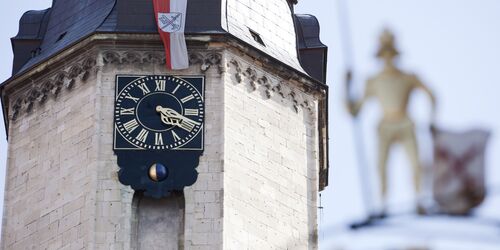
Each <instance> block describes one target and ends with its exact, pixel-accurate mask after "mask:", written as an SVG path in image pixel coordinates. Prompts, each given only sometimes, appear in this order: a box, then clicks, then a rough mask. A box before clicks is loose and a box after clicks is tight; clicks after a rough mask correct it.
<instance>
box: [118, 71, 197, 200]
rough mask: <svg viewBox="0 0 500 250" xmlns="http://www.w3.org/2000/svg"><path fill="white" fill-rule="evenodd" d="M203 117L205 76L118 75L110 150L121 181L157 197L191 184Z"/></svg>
mask: <svg viewBox="0 0 500 250" xmlns="http://www.w3.org/2000/svg"><path fill="white" fill-rule="evenodd" d="M204 114H205V103H204V78H203V77H191V76H190V77H176V76H166V75H151V76H122V75H119V76H117V80H116V93H115V107H114V125H115V132H114V151H115V153H116V155H117V157H118V165H119V166H120V172H119V179H120V181H121V182H122V183H123V184H125V185H131V186H132V188H134V189H135V190H143V191H145V192H146V194H149V195H150V196H155V197H161V196H166V195H168V194H169V192H170V191H172V190H182V188H183V187H185V186H188V185H191V184H193V183H194V181H196V178H197V172H196V167H197V166H198V162H199V157H200V155H201V154H202V153H203V124H204Z"/></svg>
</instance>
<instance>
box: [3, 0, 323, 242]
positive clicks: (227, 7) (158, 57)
mask: <svg viewBox="0 0 500 250" xmlns="http://www.w3.org/2000/svg"><path fill="white" fill-rule="evenodd" d="M294 4H296V1H293V0H273V1H270V0H189V1H188V7H187V15H186V16H187V18H186V31H185V34H186V40H187V46H188V51H189V62H190V67H189V68H188V69H186V70H181V71H167V70H166V68H165V54H164V49H163V44H162V42H161V40H160V37H159V35H158V33H157V27H156V22H155V18H154V13H153V4H152V1H149V0H148V1H145V0H88V1H81V0H64V1H62V0H54V1H53V4H52V7H51V8H49V9H46V10H41V11H28V12H26V13H25V14H24V15H23V16H22V18H21V20H20V26H19V33H18V34H17V36H16V37H14V38H12V46H13V51H14V62H13V74H12V77H11V78H9V79H8V80H6V81H5V82H4V83H2V84H1V85H0V91H1V97H2V107H3V114H4V120H5V124H6V128H7V134H8V163H7V176H6V187H5V202H4V206H5V209H4V215H3V227H2V243H1V245H2V249H316V248H317V244H318V243H317V230H318V229H317V205H318V204H317V203H318V201H317V196H318V192H319V191H320V190H322V189H323V188H324V187H325V186H326V185H327V183H328V177H327V176H328V129H327V128H328V126H327V125H328V121H327V100H328V87H327V85H326V84H325V82H326V81H325V78H326V74H325V72H326V46H324V45H323V44H322V43H321V42H320V40H319V24H318V22H317V20H316V19H315V18H314V17H313V16H310V15H296V14H294V10H293V6H294ZM119 75H131V76H137V75H139V76H147V75H174V76H202V77H204V81H205V89H204V102H205V111H206V112H205V118H204V119H205V120H204V127H203V129H204V140H203V144H204V152H203V154H202V155H201V157H200V158H199V165H198V166H197V168H196V171H197V173H198V175H197V180H196V182H195V183H194V184H193V185H190V186H187V187H185V188H184V189H183V190H177V191H175V192H172V193H171V194H170V196H168V197H163V198H160V199H157V198H152V197H149V196H146V195H143V194H142V192H141V191H140V190H137V191H136V190H134V189H132V188H131V187H130V186H128V185H124V184H122V183H121V182H120V180H119V176H118V170H119V166H118V165H117V156H116V155H115V153H114V151H113V140H114V139H113V138H114V132H115V127H114V121H113V119H114V118H113V116H114V106H115V85H116V82H117V81H116V79H117V76H119Z"/></svg>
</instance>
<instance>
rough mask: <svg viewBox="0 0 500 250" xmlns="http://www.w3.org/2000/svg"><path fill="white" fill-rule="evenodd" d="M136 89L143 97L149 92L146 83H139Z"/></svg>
mask: <svg viewBox="0 0 500 250" xmlns="http://www.w3.org/2000/svg"><path fill="white" fill-rule="evenodd" d="M137 87H139V88H140V89H141V90H142V94H143V95H147V94H149V93H150V92H151V91H150V90H149V88H148V86H147V85H146V83H141V84H139V85H137Z"/></svg>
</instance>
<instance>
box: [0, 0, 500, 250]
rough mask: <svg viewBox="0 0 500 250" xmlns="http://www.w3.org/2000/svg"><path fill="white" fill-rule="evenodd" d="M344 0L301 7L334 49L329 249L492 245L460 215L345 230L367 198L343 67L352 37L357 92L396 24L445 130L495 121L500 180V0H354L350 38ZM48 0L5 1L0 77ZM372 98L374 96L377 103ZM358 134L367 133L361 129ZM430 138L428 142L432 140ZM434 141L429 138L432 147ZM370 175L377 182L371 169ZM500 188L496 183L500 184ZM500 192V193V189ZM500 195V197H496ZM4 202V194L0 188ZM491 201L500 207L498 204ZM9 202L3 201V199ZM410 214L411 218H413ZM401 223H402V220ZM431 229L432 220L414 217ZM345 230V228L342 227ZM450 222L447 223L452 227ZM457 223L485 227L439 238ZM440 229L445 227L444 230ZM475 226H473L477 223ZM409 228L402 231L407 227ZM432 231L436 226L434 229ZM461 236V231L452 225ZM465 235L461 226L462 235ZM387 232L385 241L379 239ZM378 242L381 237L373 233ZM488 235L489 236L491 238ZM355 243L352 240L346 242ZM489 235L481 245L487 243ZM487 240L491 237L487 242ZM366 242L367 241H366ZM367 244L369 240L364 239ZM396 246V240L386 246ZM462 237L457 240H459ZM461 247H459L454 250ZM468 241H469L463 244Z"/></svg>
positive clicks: (398, 200)
mask: <svg viewBox="0 0 500 250" xmlns="http://www.w3.org/2000/svg"><path fill="white" fill-rule="evenodd" d="M338 1H341V0H314V1H304V0H302V1H299V2H300V4H299V5H298V6H297V8H296V12H297V13H307V14H314V15H316V16H317V17H318V19H319V20H320V23H321V36H322V41H323V42H324V43H325V44H327V45H328V46H329V58H328V64H329V65H328V66H329V67H328V85H329V86H330V104H329V105H330V106H329V108H330V127H329V129H330V150H331V152H330V186H329V187H327V188H326V190H325V191H323V193H322V205H323V206H324V209H323V216H322V217H321V219H320V224H321V227H320V230H321V231H320V242H321V243H322V247H321V249H325V250H326V249H331V247H332V246H337V247H346V246H349V248H347V249H366V248H367V246H369V247H370V249H379V248H381V247H387V246H392V247H393V246H394V245H398V244H405V243H406V242H408V241H409V240H411V241H417V242H423V243H426V244H427V245H430V246H433V247H435V248H436V249H450V248H449V247H454V249H460V248H458V246H460V247H462V248H461V249H472V248H473V249H488V247H490V246H491V245H495V244H500V240H499V238H498V237H495V235H496V236H498V235H499V234H498V232H497V234H491V229H490V228H477V227H473V226H471V225H470V224H467V222H465V224H463V223H462V222H456V221H436V220H433V221H431V222H429V223H431V224H432V228H433V229H435V230H436V231H435V234H437V235H432V233H431V234H430V235H429V234H427V235H424V236H421V235H414V231H412V230H413V229H408V228H407V227H405V228H406V229H407V230H406V234H404V232H405V230H400V229H398V230H397V233H396V232H393V231H391V230H390V228H389V229H388V231H383V230H375V229H371V230H369V231H368V232H361V233H351V232H348V231H345V230H343V229H342V226H345V224H346V223H349V222H351V221H353V220H354V219H358V218H361V217H362V216H363V213H364V211H365V210H364V207H363V204H362V200H361V193H360V180H359V177H358V165H357V160H356V154H355V147H354V144H353V136H352V135H353V133H354V131H353V127H352V123H351V119H350V117H349V116H348V114H347V113H346V111H345V110H344V104H343V100H344V96H343V94H344V86H343V81H342V79H343V74H344V73H343V72H344V70H345V69H344V64H345V62H346V58H345V56H346V53H345V52H346V51H344V50H343V47H342V46H343V42H344V41H346V40H347V41H352V42H351V44H350V46H351V47H352V51H353V52H352V53H353V60H352V61H353V67H354V70H355V71H354V73H355V84H356V89H357V90H358V92H359V93H361V92H362V89H363V85H364V80H365V79H366V78H367V77H369V76H370V75H372V74H374V73H375V72H377V70H378V69H379V66H380V65H379V64H378V63H377V61H376V60H375V58H374V54H375V50H376V47H377V42H378V34H379V33H380V31H381V30H382V29H383V28H384V27H389V28H390V29H392V30H393V31H394V32H395V33H396V36H397V43H398V48H399V49H400V51H401V52H402V53H401V55H402V56H401V59H400V65H401V67H402V68H404V69H405V70H408V71H411V72H414V73H416V74H418V75H419V76H420V78H421V79H422V80H423V81H424V82H425V83H426V84H427V85H428V86H429V87H430V88H431V89H432V90H433V91H434V92H435V94H436V96H437V98H438V125H439V126H441V127H442V128H445V129H452V130H466V129H471V128H488V129H490V130H491V131H492V132H493V136H492V137H491V140H490V143H489V150H488V153H487V173H488V174H487V182H488V184H489V185H491V186H496V187H500V168H499V167H500V154H498V153H496V154H495V152H499V151H500V141H499V139H498V136H497V134H496V133H498V132H499V131H500V118H499V112H498V110H497V109H498V107H500V98H498V95H499V93H500V87H499V85H500V71H499V68H500V29H499V28H498V25H499V24H500V15H499V14H498V13H500V1H497V0H482V1H477V0H420V1H401V0H377V1H371V0H344V1H345V2H348V5H347V8H346V9H347V10H348V12H343V13H344V14H345V13H347V15H346V17H347V18H348V20H349V22H350V28H351V29H350V33H351V37H350V38H348V39H344V38H345V37H342V36H343V35H344V34H341V32H340V31H339V27H340V26H339V15H338V14H339V11H338V8H337V7H338ZM50 5H51V1H49V0H37V1H32V0H31V1H28V0H18V1H2V2H1V3H0V6H1V7H0V11H1V21H2V25H1V26H0V55H2V56H1V57H0V63H1V65H2V67H0V82H3V81H4V80H5V79H7V78H8V77H10V73H11V69H12V50H11V44H10V40H9V39H10V37H13V36H15V35H16V33H17V29H18V22H19V18H20V17H21V15H22V13H23V12H25V11H27V10H31V9H35V10H38V9H45V8H47V7H49V6H50ZM372 104H373V103H372ZM429 107H430V106H429V103H428V101H427V99H426V96H425V95H423V94H422V93H418V94H416V95H415V96H414V98H413V99H412V105H411V110H412V111H413V114H414V115H413V117H415V120H416V122H415V123H416V125H417V134H418V137H419V138H421V139H422V143H421V144H422V145H425V143H424V142H425V141H424V139H425V138H427V137H426V136H428V134H427V130H426V128H427V120H428V119H427V117H428V110H429ZM378 115H379V110H378V108H377V106H376V105H367V107H365V109H364V110H363V112H362V114H361V123H362V135H363V138H364V139H365V145H364V146H365V150H366V152H367V158H368V160H369V166H368V167H369V168H372V169H370V170H369V171H370V172H371V173H372V174H373V173H374V169H373V168H374V167H375V166H374V164H373V162H374V161H375V154H374V153H373V152H374V150H375V143H376V141H375V134H374V131H375V126H376V123H377V119H378ZM356 133H359V132H356ZM427 143H428V141H427ZM427 145H428V144H427ZM394 152H395V155H394V156H393V157H392V158H391V159H390V169H391V173H390V180H391V181H390V186H391V187H393V188H392V189H391V192H390V198H389V200H390V202H391V204H396V206H394V207H398V208H399V210H405V209H407V208H409V207H411V204H412V199H413V191H412V189H411V176H410V172H409V165H408V164H407V162H406V158H405V157H406V156H405V155H404V154H403V152H402V150H401V149H400V148H396V149H395V151H394ZM428 156H429V152H428V151H425V150H423V152H422V158H423V160H424V162H427V163H429V161H428V159H429V157H428ZM5 157H6V140H5V133H4V128H3V122H2V123H1V124H0V186H1V187H3V186H4V179H3V177H4V175H5V174H4V171H5ZM372 179H373V180H372V182H373V183H375V182H376V179H375V178H374V176H372ZM497 190H498V189H497ZM497 196H498V193H497ZM496 201H498V200H496ZM496 201H495V200H494V199H491V198H490V199H488V200H487V201H486V202H485V205H484V206H483V207H482V208H481V210H480V214H482V215H485V216H490V217H491V216H496V218H500V212H498V207H499V206H498V204H499V203H498V202H496ZM0 203H1V204H3V192H0ZM493 204H497V205H496V206H495V205H493ZM1 207H3V205H2V206H1ZM409 220H411V219H409ZM396 222H397V221H396ZM460 223H462V224H460ZM415 225H416V226H417V227H427V226H429V224H422V225H421V224H415ZM339 228H340V229H339ZM444 228H446V229H444ZM449 228H456V229H457V230H458V229H463V231H460V232H459V233H462V234H463V235H466V236H470V234H471V233H470V231H467V228H469V229H470V228H474V230H475V232H480V233H481V235H482V236H484V237H489V236H490V234H491V237H489V238H487V239H486V240H485V239H484V238H481V239H480V240H475V241H474V240H472V241H471V240H467V239H468V238H467V237H462V238H461V239H460V237H458V239H457V240H455V239H454V240H450V237H448V238H446V237H444V236H443V237H438V236H440V235H441V234H443V235H444V233H443V232H444V230H448V229H449ZM441 229H442V230H441ZM471 230H472V229H471ZM401 232H403V233H401ZM433 232H434V231H433ZM450 234H453V232H450ZM457 234H458V233H457ZM381 237H382V239H383V240H381ZM375 239H378V240H375ZM488 240H489V241H488ZM346 242H350V244H347V245H346V244H345V243H346ZM479 242H482V243H479ZM488 242H490V243H491V242H493V243H492V244H488ZM363 244H365V245H363ZM366 244H368V245H366ZM388 244H389V245H388ZM453 244H455V245H453ZM455 247H456V248H455ZM463 247H468V248H463Z"/></svg>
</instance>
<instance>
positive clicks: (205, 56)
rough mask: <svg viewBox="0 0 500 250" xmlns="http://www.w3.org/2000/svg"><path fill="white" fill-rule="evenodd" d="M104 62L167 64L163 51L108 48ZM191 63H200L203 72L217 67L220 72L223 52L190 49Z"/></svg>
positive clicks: (221, 70) (104, 53)
mask: <svg viewBox="0 0 500 250" xmlns="http://www.w3.org/2000/svg"><path fill="white" fill-rule="evenodd" d="M102 59H103V62H104V64H119V65H120V64H160V65H164V64H165V52H163V51H116V50H107V51H104V52H103V53H102ZM189 64H190V65H199V67H200V70H201V72H206V71H207V70H208V69H210V68H211V67H215V68H216V69H217V71H218V73H219V74H222V72H224V67H223V65H222V53H221V52H220V51H209V52H201V51H190V52H189Z"/></svg>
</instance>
